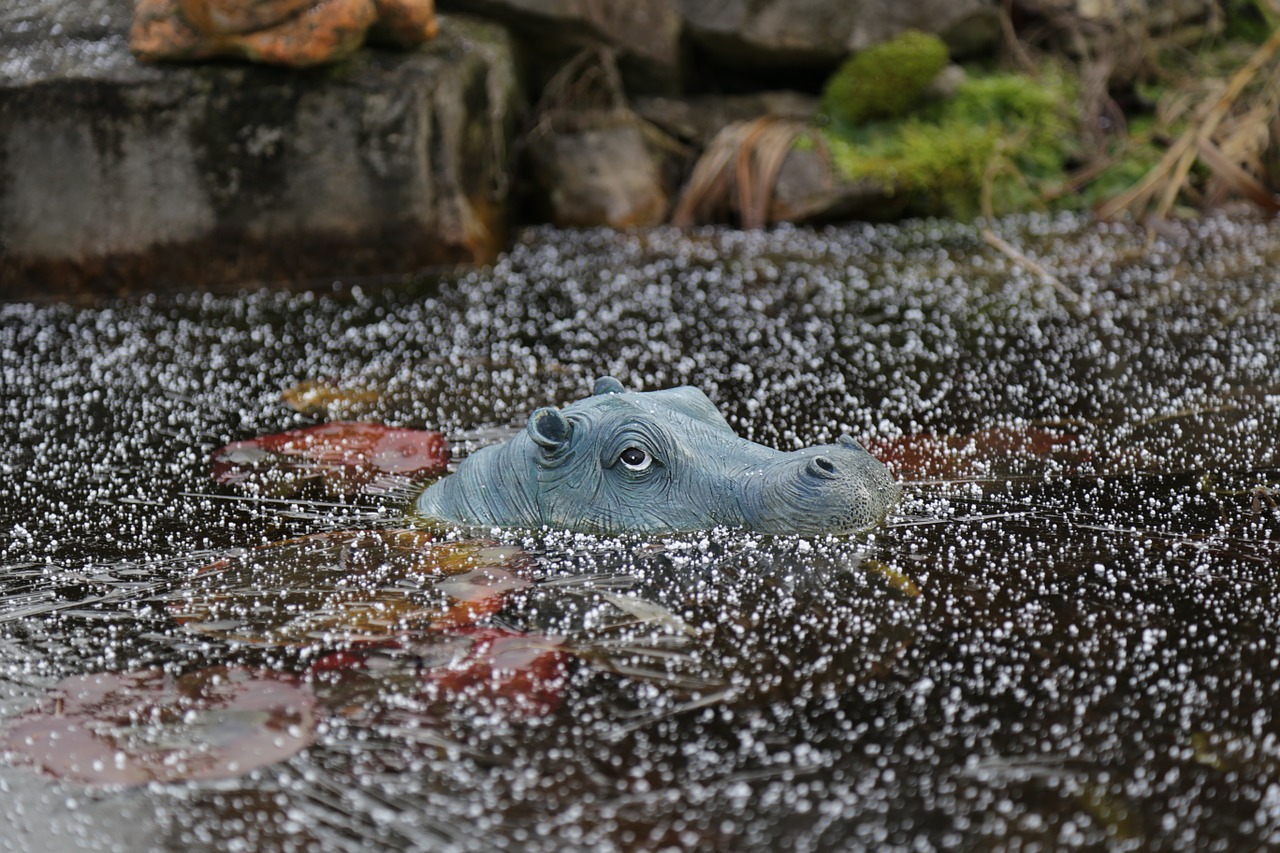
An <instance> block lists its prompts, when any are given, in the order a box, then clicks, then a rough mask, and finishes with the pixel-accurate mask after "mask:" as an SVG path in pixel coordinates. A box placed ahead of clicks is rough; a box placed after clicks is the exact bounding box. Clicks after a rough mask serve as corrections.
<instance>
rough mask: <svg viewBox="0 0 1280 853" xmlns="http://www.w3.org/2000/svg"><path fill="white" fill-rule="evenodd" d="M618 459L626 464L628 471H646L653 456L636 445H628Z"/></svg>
mask: <svg viewBox="0 0 1280 853" xmlns="http://www.w3.org/2000/svg"><path fill="white" fill-rule="evenodd" d="M618 461H620V462H621V463H622V464H623V465H625V466H627V470H629V471H648V470H649V466H650V465H652V464H653V457H652V456H650V455H649V454H648V453H645V452H644V451H643V450H641V449H640V448H638V447H628V448H627V449H626V450H624V451H622V455H621V456H619V457H618Z"/></svg>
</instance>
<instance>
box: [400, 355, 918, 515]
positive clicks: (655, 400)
mask: <svg viewBox="0 0 1280 853" xmlns="http://www.w3.org/2000/svg"><path fill="white" fill-rule="evenodd" d="M900 493H901V490H900V488H899V486H898V484H897V483H896V482H895V481H894V479H893V477H892V476H891V475H890V474H889V471H888V469H887V468H885V466H884V465H883V464H882V463H881V462H880V461H879V460H877V459H876V458H875V457H873V456H872V455H871V454H870V453H868V452H867V451H866V450H864V449H863V448H862V447H861V446H859V444H858V443H857V442H856V441H854V439H853V438H852V437H850V436H847V435H843V436H841V437H840V439H839V442H838V443H836V444H827V445H822V446H819V447H810V448H807V449H805V450H797V451H795V452H792V453H784V452H782V451H779V450H774V449H772V448H770V447H765V446H764V445H761V444H756V443H754V442H751V441H747V440H746V439H744V438H741V437H739V436H738V434H737V433H735V432H734V431H733V428H732V427H730V426H729V424H728V422H726V421H725V419H724V417H723V416H722V415H721V414H720V412H719V411H717V410H716V407H715V405H714V404H713V403H712V402H711V401H710V400H709V399H708V398H707V396H706V395H705V394H703V393H702V392H701V391H699V390H698V389H696V388H691V387H687V386H686V387H681V388H669V389H667V390H664V391H650V392H628V391H625V390H624V389H623V387H622V385H621V383H619V382H618V380H616V379H614V378H612V377H602V378H601V379H598V380H597V381H596V383H595V388H594V391H593V393H592V396H590V397H588V398H586V399H584V400H579V401H577V402H575V403H572V404H570V405H568V406H565V407H564V408H563V409H556V408H552V407H546V408H541V409H538V410H537V411H535V412H534V413H533V414H532V415H530V417H529V423H528V426H527V427H526V428H525V429H524V430H523V431H522V432H520V434H518V435H516V436H515V437H514V438H512V439H510V440H509V441H507V442H505V443H503V444H497V445H492V446H489V447H485V448H482V449H481V450H478V451H476V452H475V453H473V454H472V455H470V456H468V457H467V458H466V459H464V460H463V461H462V463H461V464H460V465H459V466H458V470H457V471H456V472H455V473H453V474H451V475H449V476H447V477H445V478H444V479H442V480H440V481H438V482H436V483H435V484H433V485H431V486H430V487H429V488H427V489H426V490H425V491H424V492H423V493H422V495H421V496H420V497H419V498H418V500H417V504H416V507H415V508H416V512H417V513H418V514H419V515H421V516H423V517H426V518H433V519H439V520H442V521H447V522H453V523H457V524H464V525H478V526H487V527H527V528H533V527H542V526H549V527H558V528H564V529H568V530H575V531H581V532H585V533H605V534H614V533H674V532H680V531H689V530H703V529H707V528H711V527H716V526H719V525H724V526H729V527H740V528H746V529H748V530H753V531H756V532H759V533H781V534H785V533H799V534H823V533H853V532H857V531H860V530H865V529H866V528H868V527H871V526H872V525H874V524H876V523H877V522H879V521H880V519H881V518H883V517H884V514H885V513H886V512H887V511H888V509H889V507H890V506H892V505H893V504H894V502H895V501H897V499H898V497H899V495H900Z"/></svg>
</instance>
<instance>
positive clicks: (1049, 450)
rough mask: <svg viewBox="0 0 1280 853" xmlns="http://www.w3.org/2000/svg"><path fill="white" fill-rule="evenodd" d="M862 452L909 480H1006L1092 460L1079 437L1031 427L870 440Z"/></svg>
mask: <svg viewBox="0 0 1280 853" xmlns="http://www.w3.org/2000/svg"><path fill="white" fill-rule="evenodd" d="M866 448H867V450H869V451H870V452H871V454H872V455H874V456H875V457H876V458H878V459H879V460H880V461H882V462H884V463H885V464H886V465H888V466H889V469H890V470H891V471H893V473H894V474H895V475H896V476H898V477H902V478H904V479H908V480H925V479H975V478H983V477H1006V476H1011V475H1019V474H1028V473H1033V472H1036V471H1037V470H1038V469H1041V468H1043V466H1044V463H1045V462H1046V461H1053V462H1058V463H1060V464H1066V465H1068V466H1076V465H1079V464H1082V463H1084V462H1087V461H1088V460H1089V459H1090V456H1091V454H1090V452H1089V450H1088V449H1087V448H1086V447H1085V446H1084V445H1083V444H1082V443H1081V442H1080V440H1079V438H1078V437H1076V436H1074V435H1070V434H1068V433H1061V432H1055V431H1052V430H1046V429H1041V428H1039V427H1031V426H1024V427H995V428H993V429H985V430H980V431H979V432H974V433H970V434H968V435H905V436H902V437H901V438H873V439H869V440H868V441H867V442H866Z"/></svg>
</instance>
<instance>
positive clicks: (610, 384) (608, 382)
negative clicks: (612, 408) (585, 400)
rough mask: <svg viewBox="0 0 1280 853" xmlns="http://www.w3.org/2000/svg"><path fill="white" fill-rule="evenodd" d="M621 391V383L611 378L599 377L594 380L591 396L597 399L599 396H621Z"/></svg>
mask: <svg viewBox="0 0 1280 853" xmlns="http://www.w3.org/2000/svg"><path fill="white" fill-rule="evenodd" d="M623 390H625V389H623V387H622V383H621V382H619V381H618V380H616V379H614V378H613V377H612V376H601V377H600V378H599V379H597V380H596V384H595V386H594V387H593V388H592V389H591V394H592V396H595V397H599V396H600V395H601V394H621V393H622V392H623Z"/></svg>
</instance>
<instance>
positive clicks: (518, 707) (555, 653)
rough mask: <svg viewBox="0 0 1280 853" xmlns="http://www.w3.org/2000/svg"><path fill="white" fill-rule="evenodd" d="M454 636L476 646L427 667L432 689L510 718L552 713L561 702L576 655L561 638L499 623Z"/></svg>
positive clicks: (425, 674) (428, 679) (427, 676)
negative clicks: (510, 628) (497, 626)
mask: <svg viewBox="0 0 1280 853" xmlns="http://www.w3.org/2000/svg"><path fill="white" fill-rule="evenodd" d="M449 636H450V638H451V639H458V638H464V639H465V640H466V641H467V642H468V643H469V644H470V646H469V648H467V649H466V651H465V653H464V654H462V655H461V656H460V657H458V658H455V660H454V661H453V662H451V663H450V664H448V665H447V666H440V667H434V668H432V669H429V670H427V671H426V672H425V673H424V681H425V683H426V685H427V687H428V692H429V693H432V694H435V695H438V696H440V697H442V698H444V697H447V698H449V700H450V701H451V702H452V703H455V704H456V703H458V702H465V703H467V704H469V705H475V706H478V708H479V709H480V710H483V711H486V712H489V711H492V712H496V713H500V714H501V715H502V716H503V717H506V718H508V719H527V718H530V717H541V716H546V715H547V714H550V713H551V712H552V711H554V710H555V709H556V708H557V707H559V705H560V702H561V699H562V692H563V689H564V685H565V678H566V669H567V666H568V661H569V657H570V656H569V654H568V653H567V652H566V651H565V650H564V647H563V645H562V643H561V642H560V641H559V640H556V639H553V638H551V637H547V636H543V635H541V634H522V633H516V632H511V631H502V630H497V629H493V628H470V629H464V630H462V631H457V632H454V633H453V634H451V635H449Z"/></svg>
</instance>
